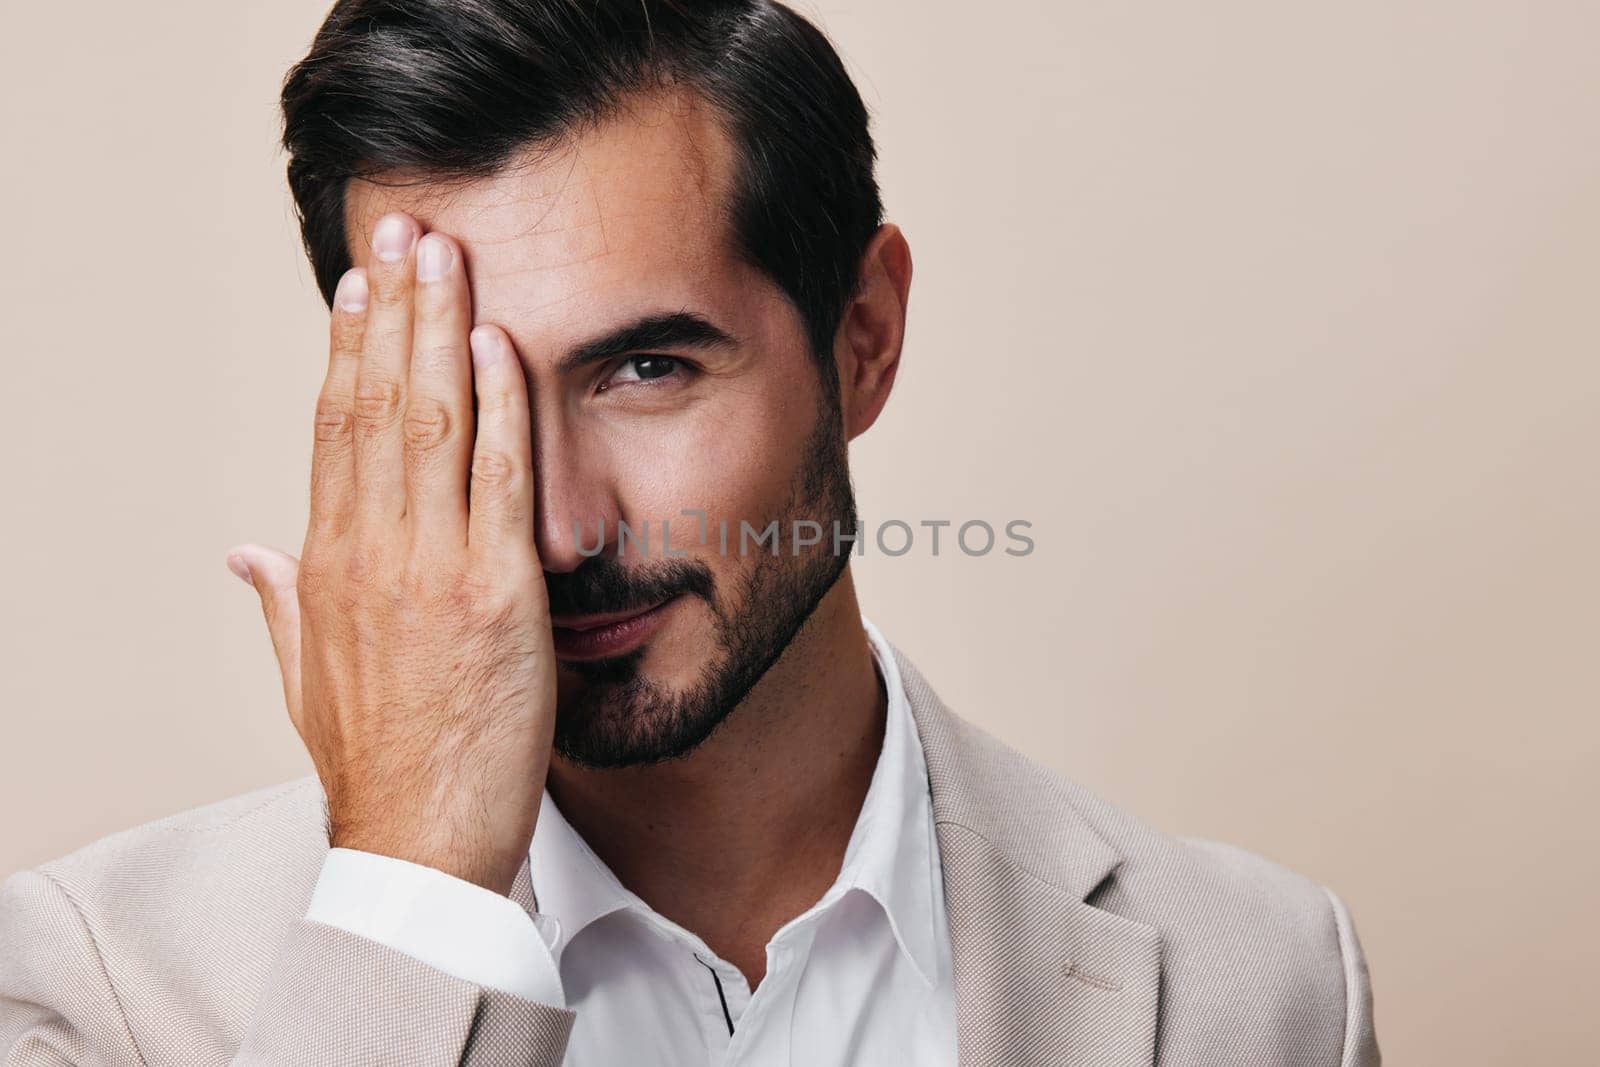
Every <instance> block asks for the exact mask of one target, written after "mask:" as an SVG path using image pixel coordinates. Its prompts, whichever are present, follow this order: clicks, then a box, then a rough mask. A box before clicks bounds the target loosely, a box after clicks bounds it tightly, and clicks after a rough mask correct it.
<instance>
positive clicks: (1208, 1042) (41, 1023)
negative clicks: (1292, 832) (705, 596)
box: [0, 652, 1378, 1067]
mask: <svg viewBox="0 0 1600 1067" xmlns="http://www.w3.org/2000/svg"><path fill="white" fill-rule="evenodd" d="M896 657H897V659H898V661H899V664H900V671H901V675H902V677H903V678H904V681H905V685H906V689H907V694H908V696H909V698H910V702H911V708H912V711H913V714H914V715H915V717H916V722H917V727H918V729H919V731H920V732H921V737H922V743H923V747H924V749H925V751H926V753H927V762H928V778H929V785H930V788H931V792H932V796H933V811H934V819H935V822H936V823H937V825H938V839H939V848H940V853H941V858H942V862H943V867H944V886H945V893H946V897H947V902H948V913H949V920H950V937H951V945H952V951H953V956H954V962H955V984H956V996H957V1003H958V1012H959V1024H958V1030H959V1035H960V1043H961V1062H962V1063H963V1064H971V1065H982V1067H1012V1065H1032V1064H1069V1065H1079V1067H1091V1065H1094V1067H1115V1065H1123V1064H1127V1065H1132V1064H1141V1065H1144V1064H1152V1063H1159V1064H1170V1065H1176V1064H1217V1065H1224V1064H1226V1065H1229V1067H1239V1065H1249V1064H1261V1065H1269V1064H1270V1065H1274V1067H1276V1065H1299V1064H1306V1065H1311V1064H1318V1065H1328V1067H1354V1065H1363V1067H1365V1065H1369V1064H1377V1063H1378V1049H1377V1044H1376V1041H1375V1039H1374V1037H1373V1028H1372V999H1371V992H1370V987H1369V985H1368V980H1367V971H1366V965H1365V963H1364V961H1363V958H1362V954H1361V947H1360V944H1359V943H1358V942H1357V940H1356V935H1355V931H1354V929H1353V928H1352V927H1351V924H1350V917H1349V915H1348V914H1347V913H1346V911H1345V909H1344V907H1343V905H1342V904H1341V903H1340V902H1339V899H1338V898H1337V897H1335V896H1334V895H1333V894H1332V893H1330V892H1328V891H1327V890H1324V889H1323V888H1321V887H1320V886H1318V885H1316V884H1314V883H1312V882H1310V881H1307V880H1306V879H1304V878H1301V877H1299V876H1297V875H1294V874H1291V873H1290V872H1288V871H1286V870H1283V869H1282V868H1280V867H1277V866H1275V865H1273V864H1271V863H1269V862H1267V861H1265V860H1262V859H1259V858H1257V857H1255V856H1252V855H1250V854H1248V853H1245V852H1242V851H1239V850H1237V849H1233V848H1229V847H1227V846H1223V845H1216V844H1207V843H1201V842H1194V841H1183V840H1176V839H1173V838H1170V837H1166V836H1163V835H1162V834H1160V833H1158V832H1156V831H1155V830H1152V829H1150V828H1149V827H1147V826H1144V825H1142V824H1141V823H1139V822H1138V821H1136V820H1135V819H1133V818H1132V817H1131V816H1129V815H1127V814H1125V813H1123V812H1121V811H1119V810H1118V809H1116V808H1114V807H1112V806H1110V805H1108V804H1106V803H1105V802H1103V801H1101V800H1098V799H1096V798H1095V797H1093V796H1091V795H1090V794H1089V793H1087V792H1085V791H1084V790H1082V789H1080V788H1078V787H1077V786H1075V785H1073V784H1072V783H1071V782H1069V781H1067V780H1065V779H1064V778H1062V777H1060V776H1059V775H1057V774H1055V773H1053V772H1051V771H1049V770H1047V769H1045V768H1044V767H1042V766H1040V765H1039V764H1036V763H1034V762H1032V761H1030V760H1029V759H1027V758H1026V757H1024V756H1022V755H1020V754H1019V753H1017V752H1015V751H1013V750H1012V749H1010V748H1007V747H1006V746H1005V745H1003V744H1001V743H1000V742H999V741H997V740H996V739H994V738H993V737H991V736H989V735H987V734H985V733H983V732H982V731H980V730H979V729H977V728H976V727H974V726H972V725H970V724H969V723H967V722H965V721H964V720H962V719H960V718H958V717H957V716H956V715H955V714H954V713H952V712H951V711H950V710H949V709H948V708H947V707H945V705H944V704H943V703H942V702H941V701H940V700H939V698H938V697H937V696H936V695H935V694H934V692H933V690H932V689H930V688H929V686H928V683H927V682H926V681H925V680H924V679H923V678H922V676H921V675H920V674H919V673H918V672H917V671H916V669H915V668H914V667H913V666H912V665H911V664H910V663H909V662H907V661H906V658H905V657H904V656H903V655H901V654H900V653H898V652H896ZM324 820H325V809H324V802H323V796H322V792H321V790H320V789H319V788H318V786H317V783H316V781H315V779H311V778H307V779H303V780H301V781H298V782H293V783H289V784H287V785H283V786H279V787H277V788H273V789H268V790H264V791H261V792H258V793H253V794H250V795H247V796H243V797H239V798H236V799H233V800H229V801H225V802H223V803H220V804H216V805H212V806H211V807H207V808H201V809H199V810H196V811H193V812H188V813H185V814H182V815H178V816H175V817H173V818H170V819H166V820H163V821H161V822H156V823H152V824H150V825H147V826H143V827H140V828H138V829H135V830H130V831H128V832H126V833H122V834H118V835H116V836H113V837H110V838H107V839H106V840H103V841H101V842H99V843H97V844H94V845H91V846H89V847H88V848H86V849H83V850H81V851H79V852H77V853H75V854H73V855H71V856H68V857H66V858H65V859H62V860H58V861H56V862H54V863H49V864H46V865H45V866H43V867H41V868H39V869H37V870H34V871H25V872H23V873H21V874H17V875H15V876H13V877H12V878H10V879H9V880H8V881H7V882H6V883H5V886H4V889H3V891H0V1060H3V1062H4V1063H5V1064H8V1065H13V1067H45V1065H51V1067H59V1065H66V1064H74V1065H83V1067H86V1065H91V1064H93V1065H96V1067H122V1065H124V1064H126V1065H157V1064H175V1065H182V1067H201V1065H206V1064H229V1063H232V1064H240V1065H244V1064H252V1065H254V1064H271V1065H275V1067H291V1065H292V1067H314V1065H323V1064H327V1065H335V1064H337V1065H340V1067H345V1065H354V1064H382V1065H418V1067H425V1065H447V1064H469V1065H472V1067H491V1065H493V1067H500V1065H506V1067H510V1065H518V1067H527V1065H555V1064H558V1063H559V1062H560V1061H561V1058H562V1056H563V1053H564V1049H565V1046H566V1040H567V1035H568V1033H569V1032H570V1030H571V1026H572V1021H573V1019H574V1018H575V1015H574V1014H573V1013H572V1012H570V1011H564V1010H561V1009H558V1008H555V1007H552V1006H549V1005H543V1004H535V1003H532V1002H529V1001H524V1000H520V999H518V998H516V997H512V996H509V995H507V994H504V993H500V992H497V991H494V990H489V989H484V988H480V987H478V986H475V985H473V984H471V983H469V982H464V981H461V980H459V979H456V978H453V977H451V976H449V975H446V974H444V973H442V972H440V971H437V970H435V969H433V968H431V967H429V966H427V965H426V964H423V963H420V962H418V961H417V960H414V959H412V958H411V957H409V956H405V955H403V954H401V953H399V952H396V951H394V950H392V949H389V948H386V947H384V946H381V945H379V944H377V943H375V942H372V941H368V940H366V939H363V938H360V937H356V936H354V935H352V934H348V933H345V932H343V931H341V930H336V929H334V928H332V927H328V926H323V925H319V924H316V923H309V922H306V921H304V919H303V918H302V916H303V914H304V912H305V909H306V905H307V902H308V901H309V899H310V896H311V889H312V886H313V884H314V883H315V881H316V878H317V873H318V870H319V868H320V867H321V864H322V858H323V854H324V852H325V851H326V849H327V847H328V846H327V840H326V830H325V821H324ZM514 895H515V896H516V898H517V899H518V901H519V902H520V903H522V904H523V905H524V906H525V907H527V908H530V909H532V908H533V907H535V902H534V900H533V896H532V893H531V881H530V879H529V877H528V869H527V866H526V865H524V867H523V870H522V873H521V875H520V876H519V877H518V880H517V887H516V890H515V892H514ZM868 1067H870V1065H868Z"/></svg>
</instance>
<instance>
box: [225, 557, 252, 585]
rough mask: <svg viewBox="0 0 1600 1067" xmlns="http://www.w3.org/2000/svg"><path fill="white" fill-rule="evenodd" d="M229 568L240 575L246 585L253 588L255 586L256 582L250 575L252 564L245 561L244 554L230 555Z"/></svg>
mask: <svg viewBox="0 0 1600 1067" xmlns="http://www.w3.org/2000/svg"><path fill="white" fill-rule="evenodd" d="M228 569H229V570H230V571H232V572H233V573H234V574H236V575H238V576H239V580H240V581H241V582H243V583H244V584H245V585H248V586H250V587H251V588H254V587H255V584H256V583H255V582H254V581H253V580H252V579H251V577H250V564H248V563H246V562H245V561H244V557H243V556H229V557H228Z"/></svg>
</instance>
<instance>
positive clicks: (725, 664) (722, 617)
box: [545, 398, 856, 768]
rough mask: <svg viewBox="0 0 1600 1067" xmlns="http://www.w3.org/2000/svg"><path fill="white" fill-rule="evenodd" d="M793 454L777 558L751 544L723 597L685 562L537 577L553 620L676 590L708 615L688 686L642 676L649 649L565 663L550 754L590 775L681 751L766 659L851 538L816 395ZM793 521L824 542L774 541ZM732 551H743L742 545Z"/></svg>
mask: <svg viewBox="0 0 1600 1067" xmlns="http://www.w3.org/2000/svg"><path fill="white" fill-rule="evenodd" d="M804 455H805V461H804V463H803V464H802V466H801V468H800V470H799V471H798V472H797V473H796V475H795V477H794V478H793V479H792V481H791V483H790V485H789V491H788V494H787V498H786V500H785V503H784V505H783V507H782V508H781V509H780V514H779V515H778V516H776V518H777V520H778V530H779V534H778V554H777V555H776V556H773V555H771V554H770V553H771V550H770V549H763V548H762V546H761V545H759V544H758V545H756V547H755V549H754V551H753V552H752V554H751V556H750V557H749V563H748V565H747V566H746V567H745V568H744V570H743V571H742V573H741V574H740V575H739V577H738V579H737V580H736V585H737V589H736V590H735V591H734V595H732V596H731V597H730V596H728V595H727V594H726V592H725V591H723V590H721V589H719V588H718V584H717V581H716V579H715V578H714V576H713V574H712V571H711V568H709V567H708V566H706V564H705V563H703V562H701V561H699V560H691V559H682V558H675V559H666V560H660V561H657V563H656V564H654V565H653V566H650V567H648V568H635V567H631V566H627V565H624V564H621V563H618V562H617V561H616V560H614V559H607V558H603V557H595V558H593V559H589V560H585V561H584V562H583V563H582V564H581V565H579V566H578V567H577V568H576V569H575V570H573V571H572V572H570V573H567V574H546V575H545V582H546V585H547V587H548V590H549V594H550V606H551V611H552V613H553V614H587V613H596V614H597V613H601V612H612V611H626V610H631V609H633V608H635V607H638V608H644V607H648V606H650V605H652V604H658V603H662V602H664V601H665V600H668V599H671V598H672V597H674V596H679V595H685V594H686V595H690V596H695V597H699V598H700V599H701V600H703V601H704V602H705V603H706V604H707V606H708V607H709V608H710V610H711V614H712V617H713V618H714V620H715V633H714V648H713V654H712V656H711V658H710V660H709V661H708V662H707V663H706V665H705V667H704V668H703V669H702V671H701V672H700V677H699V678H698V679H697V680H696V681H695V682H694V683H693V684H692V685H690V687H689V688H687V689H677V688H674V687H668V686H665V685H663V684H662V683H660V682H658V681H655V680H653V679H651V678H650V677H649V676H648V675H646V674H645V673H644V672H643V670H642V662H643V659H644V655H645V652H646V650H647V649H648V647H649V646H648V644H647V645H645V646H644V647H642V648H638V649H635V650H633V651H632V652H630V653H628V654H627V655H623V656H616V657H613V658H610V659H602V660H593V661H587V662H573V663H567V664H564V665H563V666H565V667H566V668H568V669H570V670H572V671H573V672H574V673H575V674H577V675H578V676H579V677H580V678H582V679H583V681H584V685H583V688H582V689H581V690H579V691H578V692H577V693H576V694H575V695H574V696H573V698H572V699H571V700H570V701H568V702H566V703H565V704H564V706H562V707H560V708H558V709H557V712H556V723H555V741H554V748H555V751H556V752H557V753H559V754H560V755H561V756H562V757H564V758H566V759H568V760H570V761H572V762H573V763H576V764H578V765H580V766H584V767H595V768H599V767H628V766H637V765H642V764H650V763H660V762H663V761H665V760H671V759H677V758H680V757H683V756H686V755H688V754H689V753H690V752H692V751H693V750H694V749H695V748H696V747H697V746H698V745H700V743H701V742H703V741H705V739H706V738H708V737H710V736H711V734H712V732H713V731H715V730H716V728H717V727H718V726H720V725H721V724H722V722H723V721H724V720H725V719H727V717H728V716H729V715H730V714H731V713H732V712H733V710H734V708H736V707H738V706H739V704H740V703H741V702H743V700H744V698H745V697H746V696H747V695H748V694H749V692H750V690H751V689H752V688H754V687H755V685H756V683H757V682H759V681H760V680H761V678H762V676H763V675H765V674H766V673H767V670H768V669H769V668H770V667H771V666H772V665H773V664H774V663H775V662H777V660H778V657H780V656H781V655H782V654H783V651H784V649H786V648H787V647H788V646H789V643H790V642H791V641H793V640H794V637H795V635H796V634H797V633H799V632H800V628H801V627H802V626H804V625H805V623H806V620H807V619H809V618H810V617H811V615H812V613H813V612H814V611H815V610H816V608H817V605H818V604H820V603H821V602H822V598H823V597H824V596H826V595H827V593H828V590H830V589H832V588H833V586H834V583H836V582H837V581H838V580H839V576H840V575H841V574H843V573H844V569H845V567H846V565H847V564H848V563H849V561H850V549H851V547H852V542H849V541H845V542H843V550H842V551H841V546H840V542H839V540H838V539H837V538H835V536H834V531H835V530H836V529H837V530H838V531H840V534H841V536H845V535H846V533H850V534H853V533H854V532H855V528H856V506H855V495H854V493H853V491H852V489H851V486H850V471H849V463H848V459H847V453H846V446H845V441H844V434H843V427H842V423H841V414H840V410H839V406H838V404H837V402H836V401H835V400H833V398H827V399H824V401H823V404H822V405H821V411H820V412H819V415H818V418H817V425H816V428H815V429H814V430H813V431H812V433H811V437H810V439H809V440H808V441H807V443H806V446H805V450H804ZM803 520H811V521H814V522H816V523H818V524H819V525H820V526H821V527H822V531H823V535H822V540H821V542H820V543H818V544H816V545H811V546H808V547H806V548H804V549H801V550H800V551H799V552H798V554H797V553H796V552H795V550H794V548H793V546H792V545H786V544H785V542H784V537H785V531H788V532H789V533H790V534H792V532H793V530H794V528H795V527H794V524H795V522H797V521H803ZM835 523H837V526H835ZM741 533H742V531H741ZM731 534H732V531H731V530H730V537H729V543H733V542H734V538H733V537H732V536H731ZM738 544H739V545H740V547H741V548H742V547H743V545H744V542H743V540H742V539H741V540H739V541H738Z"/></svg>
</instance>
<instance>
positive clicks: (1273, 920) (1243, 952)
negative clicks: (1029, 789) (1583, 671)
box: [1017, 754, 1376, 1064]
mask: <svg viewBox="0 0 1600 1067" xmlns="http://www.w3.org/2000/svg"><path fill="white" fill-rule="evenodd" d="M1017 758H1019V759H1021V758H1024V757H1022V756H1020V754H1019V755H1018V757H1017ZM1045 773H1048V774H1051V775H1052V776H1053V777H1054V778H1055V779H1056V781H1057V785H1058V788H1059V790H1060V793H1059V795H1060V796H1061V797H1062V798H1063V799H1064V800H1066V802H1067V803H1070V804H1071V806H1072V808H1073V809H1074V811H1075V812H1076V813H1077V814H1078V815H1080V816H1081V817H1082V818H1084V819H1085V821H1087V822H1088V823H1089V824H1090V825H1091V826H1093V827H1094V829H1095V831H1096V832H1097V833H1098V834H1099V835H1100V836H1101V837H1102V838H1103V839H1104V840H1105V841H1106V843H1107V844H1109V845H1110V847H1111V848H1112V849H1114V850H1115V851H1116V852H1117V853H1118V854H1119V855H1120V856H1121V860H1120V862H1119V863H1118V864H1117V866H1116V868H1115V869H1114V870H1113V871H1112V872H1111V874H1110V876H1108V877H1107V878H1106V879H1105V881H1104V882H1102V883H1101V884H1100V885H1099V886H1098V887H1096V890H1095V892H1094V893H1093V894H1091V896H1090V897H1089V901H1088V902H1089V903H1090V904H1092V905H1094V906H1095V907H1098V908H1101V909H1103V910H1106V911H1109V912H1112V913H1114V914H1117V915H1120V916H1123V917H1125V918H1128V919H1132V920H1134V921H1137V922H1142V923H1145V924H1147V925H1149V926H1151V927H1154V928H1155V929H1156V930H1157V931H1158V932H1159V934H1160V938H1161V960H1162V1025H1161V1048H1162V1057H1163V1060H1164V1061H1165V1060H1166V1059H1169V1058H1170V1059H1171V1060H1173V1061H1175V1062H1185V1063H1186V1062H1194V1061H1200V1062H1208V1061H1210V1060H1212V1059H1214V1058H1216V1057H1218V1056H1222V1055H1224V1053H1225V1052H1232V1051H1235V1050H1237V1049H1238V1048H1239V1047H1240V1046H1241V1043H1248V1044H1249V1045H1251V1046H1252V1047H1255V1048H1258V1049H1263V1050H1266V1049H1317V1050H1331V1058H1330V1060H1329V1062H1330V1063H1333V1064H1338V1063H1370V1062H1375V1061H1374V1060H1373V1059H1370V1058H1368V1056H1369V1055H1370V1056H1374V1057H1375V1055H1376V1051H1375V1049H1376V1046H1375V1044H1373V1039H1372V1036H1371V991H1370V983H1369V979H1368V974H1367V967H1366V961H1365V957H1364V955H1363V954H1362V950H1361V945H1360V941H1359V940H1358V939H1357V937H1356V932H1355V927H1354V924H1353V922H1352V920H1351V918H1350V914H1349V911H1348V910H1347V909H1346V907H1345V905H1344V903H1343V901H1342V900H1341V899H1340V898H1339V897H1338V896H1337V894H1336V893H1334V891H1333V890H1331V889H1329V888H1327V887H1326V886H1324V885H1322V884H1320V883H1318V882H1317V881H1315V880H1313V879H1311V878H1308V877H1306V876H1304V875H1302V874H1299V873H1297V872H1295V871H1293V870H1290V869H1289V868H1287V867H1285V866H1283V865H1281V864H1279V863H1277V862H1275V861H1273V860H1271V859H1268V858H1266V857H1264V856H1261V855H1258V854H1256V853H1254V852H1251V851H1248V850H1246V849H1243V848H1239V847H1237V846H1235V845H1231V844H1225V843H1222V842H1218V841H1210V840H1200V839H1195V838H1188V837H1180V836H1175V835H1171V834H1167V833H1164V832H1162V831H1161V830H1158V829H1156V828H1154V827H1152V826H1150V825H1148V824H1146V823H1145V822H1143V821H1142V820H1140V819H1139V818H1137V817H1136V816H1134V815H1133V814H1132V813H1130V812H1128V811H1127V810H1125V809H1123V808H1121V807H1119V806H1117V805H1115V804H1112V803H1110V802H1109V801H1106V800H1104V799H1103V798H1101V797H1099V796H1097V795H1095V794H1094V793H1092V792H1090V791H1089V790H1087V789H1084V788H1083V787H1081V786H1079V785H1077V784H1076V783H1074V782H1072V781H1070V780H1068V779H1066V778H1065V777H1064V776H1061V775H1058V774H1055V772H1050V771H1046V772H1045ZM1369 1046H1370V1047H1371V1051H1370V1053H1369V1052H1368V1047H1369Z"/></svg>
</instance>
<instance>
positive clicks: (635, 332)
mask: <svg viewBox="0 0 1600 1067" xmlns="http://www.w3.org/2000/svg"><path fill="white" fill-rule="evenodd" d="M737 343H738V342H737V341H736V340H735V339H734V338H733V336H732V335H731V334H728V333H727V332H725V331H723V330H722V329H720V328H718V327H717V326H715V325H713V324H712V323H711V321H710V320H708V319H706V318H703V317H701V316H700V315H696V314H695V313H694V312H692V311H674V312H670V313H667V314H661V315H647V316H645V317H643V318H639V319H635V320H634V321H633V322H630V323H627V324H626V325H623V326H619V327H617V328H616V329H614V330H612V331H611V332H610V333H606V334H602V335H601V336H599V337H596V338H594V339H593V340H589V341H585V342H584V343H583V344H581V345H579V346H577V347H576V348H574V349H572V350H571V351H570V352H568V353H567V354H566V356H565V357H564V358H563V359H562V360H561V363H560V365H559V366H558V367H557V368H556V369H557V371H558V372H560V373H562V374H565V373H567V372H569V371H574V370H577V369H578V368H580V367H583V366H587V365H588V364H590V363H598V362H601V361H603V360H607V359H612V358H614V357H616V356H622V355H627V354H628V353H629V352H640V351H649V350H651V349H662V348H725V347H732V346H733V345H735V344H737Z"/></svg>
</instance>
